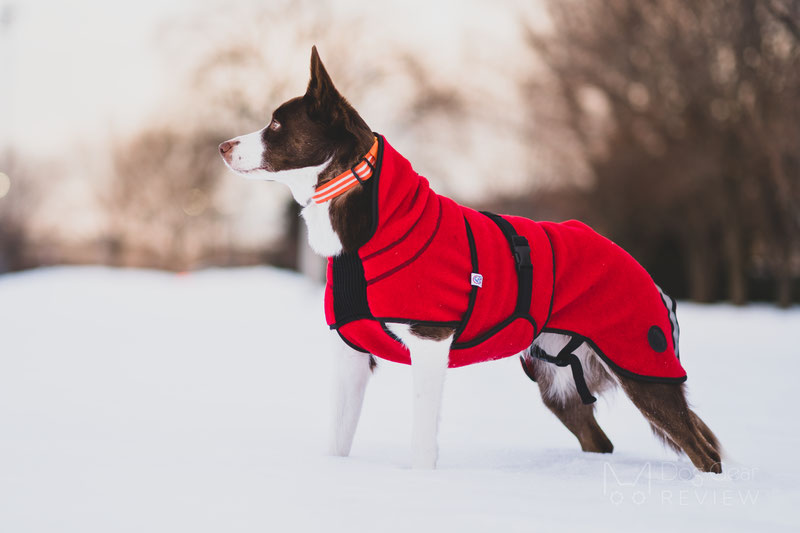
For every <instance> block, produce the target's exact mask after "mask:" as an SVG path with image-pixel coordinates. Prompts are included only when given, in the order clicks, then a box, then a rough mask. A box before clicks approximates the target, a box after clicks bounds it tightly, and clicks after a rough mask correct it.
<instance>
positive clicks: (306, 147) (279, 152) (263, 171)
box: [219, 46, 373, 203]
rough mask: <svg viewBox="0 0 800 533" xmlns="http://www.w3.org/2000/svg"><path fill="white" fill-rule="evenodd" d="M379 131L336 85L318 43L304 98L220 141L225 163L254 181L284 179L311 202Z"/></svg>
mask: <svg viewBox="0 0 800 533" xmlns="http://www.w3.org/2000/svg"><path fill="white" fill-rule="evenodd" d="M372 143H373V135H372V133H371V131H370V129H369V127H368V126H367V124H366V123H365V122H364V120H363V119H362V118H361V117H360V116H359V115H358V113H357V112H356V111H355V109H353V107H352V106H351V105H350V104H349V103H348V102H347V101H346V100H345V99H344V98H343V97H342V96H341V95H340V94H339V91H337V90H336V87H334V85H333V82H332V81H331V78H330V76H329V75H328V72H327V71H326V70H325V66H324V65H323V64H322V60H320V58H319V54H318V53H317V48H316V46H315V47H313V48H312V49H311V79H310V80H309V82H308V89H307V90H306V93H305V94H304V95H303V96H299V97H297V98H292V99H291V100H289V101H287V102H286V103H284V104H282V105H281V106H280V107H278V108H277V109H276V110H275V111H274V112H273V113H272V118H271V120H270V121H269V124H267V125H266V126H265V127H264V128H262V129H261V130H259V131H256V132H254V133H250V134H247V135H241V136H239V137H235V138H233V139H231V140H229V141H225V142H223V143H222V144H220V145H219V151H220V154H221V155H222V158H223V160H224V161H225V164H226V165H228V167H229V168H230V169H231V170H233V171H234V172H236V173H238V174H240V175H242V176H245V177H247V178H253V179H263V180H274V181H280V182H282V183H285V184H286V185H288V186H289V187H290V188H291V190H292V194H293V195H294V197H295V199H296V200H297V201H298V202H300V203H306V202H307V201H308V199H309V198H310V197H311V195H312V194H313V191H314V187H315V186H316V185H317V184H318V183H321V182H324V181H326V180H327V179H329V178H331V177H333V176H335V175H337V174H339V173H341V172H343V171H344V170H346V169H347V168H349V166H350V165H352V164H353V163H354V162H355V161H356V160H358V159H359V158H360V157H362V156H363V155H364V153H365V152H366V151H367V150H368V149H369V148H370V146H371V145H372Z"/></svg>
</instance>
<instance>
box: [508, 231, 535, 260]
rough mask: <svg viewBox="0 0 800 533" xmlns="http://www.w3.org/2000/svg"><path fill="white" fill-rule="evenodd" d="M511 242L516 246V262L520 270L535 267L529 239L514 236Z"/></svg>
mask: <svg viewBox="0 0 800 533" xmlns="http://www.w3.org/2000/svg"><path fill="white" fill-rule="evenodd" d="M511 240H512V243H513V244H514V261H516V263H517V266H518V267H520V268H522V267H529V266H533V264H532V263H531V247H530V246H529V245H528V239H526V238H525V237H523V236H522V235H514V236H513V237H512V238H511Z"/></svg>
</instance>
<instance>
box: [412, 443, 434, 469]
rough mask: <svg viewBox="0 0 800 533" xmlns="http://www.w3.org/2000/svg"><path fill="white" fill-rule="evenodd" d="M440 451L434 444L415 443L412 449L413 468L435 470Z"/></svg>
mask: <svg viewBox="0 0 800 533" xmlns="http://www.w3.org/2000/svg"><path fill="white" fill-rule="evenodd" d="M438 452H439V451H438V450H437V449H436V445H434V446H432V447H431V446H430V445H428V446H419V445H415V446H413V447H412V450H411V468H414V469H415V470H433V469H435V468H436V460H437V459H438V457H439V453H438Z"/></svg>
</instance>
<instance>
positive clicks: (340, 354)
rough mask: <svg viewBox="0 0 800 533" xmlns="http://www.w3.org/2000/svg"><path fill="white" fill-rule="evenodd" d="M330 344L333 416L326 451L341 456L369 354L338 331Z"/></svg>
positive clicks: (346, 447)
mask: <svg viewBox="0 0 800 533" xmlns="http://www.w3.org/2000/svg"><path fill="white" fill-rule="evenodd" d="M333 344H334V349H333V352H334V363H333V367H334V368H333V374H334V384H333V417H332V420H331V433H330V435H331V438H330V443H329V452H330V454H331V455H339V456H342V457H344V456H347V455H349V454H350V448H351V446H352V445H353V436H354V435H355V432H356V426H358V419H359V417H360V416H361V405H362V404H363V403H364V391H365V390H366V388H367V382H368V381H369V376H370V374H371V369H370V355H369V354H365V353H362V352H359V351H357V350H354V349H352V348H350V347H349V346H348V345H347V344H345V343H344V342H343V341H342V340H341V339H340V338H339V336H338V335H336V338H335V339H334V342H333Z"/></svg>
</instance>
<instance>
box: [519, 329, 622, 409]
mask: <svg viewBox="0 0 800 533" xmlns="http://www.w3.org/2000/svg"><path fill="white" fill-rule="evenodd" d="M570 338H571V337H570V336H568V335H562V334H560V333H542V334H541V335H539V336H538V337H536V340H535V341H533V345H534V346H536V347H538V348H540V349H541V350H543V351H544V352H545V353H546V354H547V355H551V356H554V357H555V356H556V355H558V352H560V351H561V349H562V348H563V347H564V346H566V345H567V343H568V342H569V341H570ZM574 353H575V355H576V356H578V359H579V360H580V362H581V366H582V367H583V372H584V378H585V380H586V383H591V382H593V381H594V376H593V375H592V366H591V365H589V364H588V361H589V359H592V358H594V359H595V360H597V361H599V362H600V363H601V364H602V365H603V367H604V368H605V369H606V371H607V372H608V375H609V376H611V377H612V378H613V379H614V380H615V381H616V379H617V376H616V374H615V373H614V372H612V371H611V369H610V368H608V365H606V362H605V361H603V359H602V358H601V357H600V356H598V355H597V354H596V353H595V351H594V350H593V349H592V347H591V346H589V345H588V344H586V343H585V342H584V343H583V344H581V345H580V346H579V347H578V349H577V350H575V352H574ZM541 368H542V371H544V372H548V373H549V374H550V376H551V381H552V385H551V386H550V387H549V388H548V389H547V391H546V392H547V394H548V396H550V397H551V398H553V399H556V400H558V401H559V402H561V403H562V404H565V403H566V401H567V399H568V398H570V397H573V396H577V394H578V389H577V388H576V387H575V379H574V378H573V376H572V369H571V368H570V367H567V366H565V367H560V366H556V365H553V364H547V365H542V367H541Z"/></svg>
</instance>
